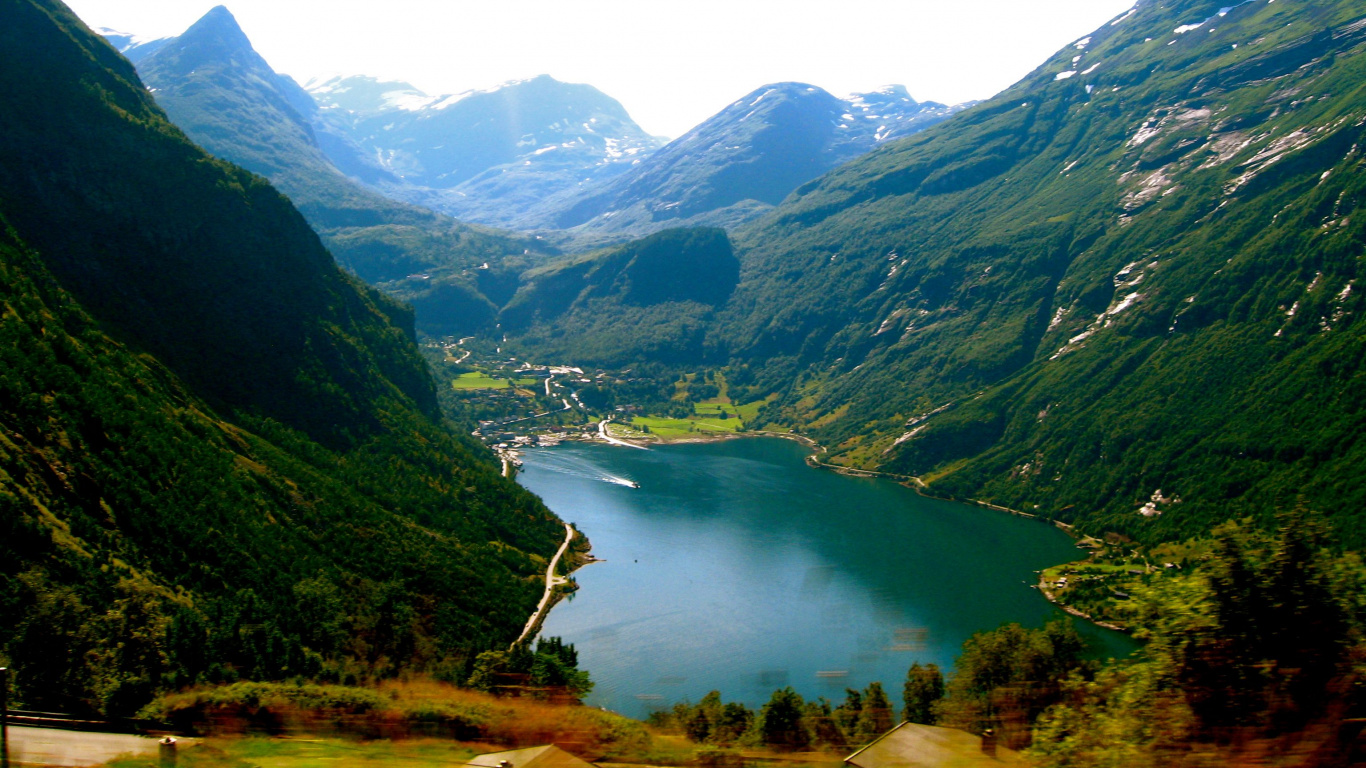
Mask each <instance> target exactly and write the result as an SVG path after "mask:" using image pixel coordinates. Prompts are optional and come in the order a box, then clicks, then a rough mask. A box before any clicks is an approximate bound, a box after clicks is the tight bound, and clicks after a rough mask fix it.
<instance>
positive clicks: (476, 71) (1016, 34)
mask: <svg viewBox="0 0 1366 768" xmlns="http://www.w3.org/2000/svg"><path fill="white" fill-rule="evenodd" d="M67 2H68V4H69V5H70V6H71V7H72V8H73V9H74V10H75V11H76V12H77V13H78V14H80V16H81V18H82V19H83V20H84V21H85V22H86V23H87V24H89V25H90V26H92V27H111V28H114V29H117V30H120V31H122V32H128V33H133V34H137V35H141V36H143V37H148V38H152V37H165V36H168V35H176V34H179V33H180V32H182V31H184V29H185V28H186V27H188V26H189V25H190V24H193V23H194V21H195V20H196V19H198V18H199V17H200V16H202V15H203V14H204V13H205V12H207V11H208V10H209V9H210V8H211V7H213V6H214V5H218V4H220V3H222V2H223V0H67ZM226 5H227V6H228V9H229V10H231V11H232V12H233V15H235V16H236V17H237V20H238V22H239V23H240V24H241V25H242V28H243V30H245V31H246V33H247V36H248V37H250V38H251V40H252V43H253V45H255V47H256V50H257V51H259V52H260V53H261V55H262V56H264V57H265V58H266V60H267V61H269V62H270V64H271V66H273V67H274V68H275V69H276V70H277V71H279V72H284V73H286V74H289V75H292V76H293V77H294V78H295V79H296V80H298V81H299V82H301V83H303V82H306V81H307V80H308V79H309V78H310V77H314V76H317V75H327V74H338V73H341V74H369V75H376V76H380V77H385V78H393V79H401V80H406V81H408V82H410V83H412V84H414V85H416V86H417V87H418V88H421V89H422V90H424V91H427V92H428V93H430V94H442V93H458V92H460V91H464V90H468V89H471V88H488V87H490V86H493V85H496V84H498V83H501V82H504V81H507V80H514V79H522V78H527V77H533V76H535V75H539V74H550V75H551V76H553V77H555V78H557V79H559V80H564V81H569V82H578V83H590V84H592V85H594V86H597V87H598V88H599V89H601V90H602V91H604V92H606V93H607V94H608V95H610V96H613V97H615V98H616V99H617V100H618V101H620V102H621V103H622V104H623V105H624V106H625V107H626V109H627V111H629V112H630V113H631V116H632V117H634V118H635V119H636V121H637V122H638V123H640V124H641V126H642V127H644V128H645V129H646V130H647V131H650V132H651V133H657V134H661V135H665V136H670V137H676V136H678V135H680V134H682V133H683V132H685V131H687V130H688V129H689V128H691V127H692V126H694V125H696V124H697V123H699V122H701V121H702V120H704V119H706V118H707V117H709V116H711V115H712V114H713V113H715V112H717V111H719V110H720V109H721V108H722V107H724V106H726V105H727V104H729V103H730V102H732V101H735V100H736V99H738V98H740V97H741V96H743V95H744V94H746V93H748V92H749V91H751V90H753V89H755V88H758V87H759V86H761V85H765V84H767V83H772V82H778V81H783V80H798V81H802V82H807V83H811V84H814V85H818V86H821V87H822V88H825V89H826V90H828V91H831V92H832V93H835V94H836V95H841V96H842V95H845V94H848V93H852V92H855V91H868V90H872V89H873V88H876V87H877V86H880V85H885V84H889V83H903V84H905V85H906V86H907V88H909V89H910V92H911V95H912V96H914V97H915V98H917V99H919V100H922V101H925V100H932V101H942V102H947V103H957V102H961V101H967V100H970V99H984V98H987V97H989V96H991V95H993V94H994V93H996V92H998V91H1000V90H1001V89H1003V88H1005V87H1007V86H1009V85H1010V84H1011V83H1013V82H1015V81H1016V80H1018V79H1019V78H1021V77H1022V76H1024V75H1025V74H1027V73H1028V72H1029V71H1030V70H1032V69H1034V67H1036V66H1038V65H1039V64H1040V63H1042V62H1043V61H1044V59H1046V58H1047V57H1048V56H1050V55H1052V54H1053V53H1054V52H1056V51H1057V50H1058V49H1060V48H1062V47H1063V46H1064V45H1066V44H1068V43H1070V42H1072V41H1074V40H1076V39H1078V38H1081V37H1083V36H1085V35H1086V34H1087V33H1088V32H1090V31H1092V30H1094V29H1096V28H1098V27H1099V26H1101V25H1102V24H1103V23H1105V22H1106V21H1109V20H1110V19H1112V18H1114V17H1116V16H1119V15H1120V14H1122V13H1124V12H1125V11H1126V10H1128V9H1129V8H1130V7H1131V6H1132V5H1133V0H823V1H822V2H810V1H808V0H786V1H780V0H572V1H566V0H558V1H557V2H550V0H517V1H515V2H514V1H513V0H479V1H478V2H473V1H471V0H384V1H383V2H380V1H379V0H227V2H226Z"/></svg>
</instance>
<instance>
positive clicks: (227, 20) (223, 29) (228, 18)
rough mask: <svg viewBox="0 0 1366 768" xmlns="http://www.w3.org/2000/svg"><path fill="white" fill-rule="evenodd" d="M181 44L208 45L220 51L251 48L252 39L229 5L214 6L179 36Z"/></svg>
mask: <svg viewBox="0 0 1366 768" xmlns="http://www.w3.org/2000/svg"><path fill="white" fill-rule="evenodd" d="M178 42H179V43H180V45H181V46H191V45H193V46H196V47H199V46H208V47H211V48H214V49H217V50H218V51H219V52H224V53H226V52H231V51H233V50H240V49H247V50H251V49H252V48H251V41H250V40H248V39H247V35H246V33H245V32H243V31H242V27H241V26H240V25H238V23H237V18H236V17H234V16H233V15H232V11H229V10H228V8H227V6H224V5H218V6H214V7H213V8H212V9H211V10H210V11H209V12H208V13H206V14H204V15H203V16H202V17H200V19H199V21H196V22H195V23H194V24H193V25H191V27H190V28H189V29H187V30H185V33H184V34H183V35H181V36H180V37H179V38H178Z"/></svg>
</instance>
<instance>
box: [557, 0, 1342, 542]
mask: <svg viewBox="0 0 1366 768" xmlns="http://www.w3.org/2000/svg"><path fill="white" fill-rule="evenodd" d="M1364 13H1366V11H1364V10H1363V8H1362V7H1361V5H1360V3H1357V2H1351V1H1349V0H1333V1H1330V2H1317V3H1301V2H1267V1H1266V0H1249V1H1248V2H1243V3H1238V4H1234V5H1233V6H1232V7H1225V6H1223V5H1221V4H1220V3H1218V2H1211V1H1207V0H1178V1H1177V2H1165V3H1157V2H1151V1H1149V0H1144V1H1142V2H1139V3H1138V4H1137V5H1136V7H1135V8H1134V9H1133V12H1132V13H1128V14H1125V15H1124V16H1123V17H1121V18H1117V19H1115V20H1114V21H1113V22H1111V23H1108V24H1106V25H1105V26H1103V27H1102V28H1101V29H1099V30H1097V31H1096V32H1095V33H1093V34H1092V35H1089V36H1087V37H1086V38H1084V39H1081V40H1078V41H1076V42H1075V43H1074V44H1072V45H1069V46H1068V47H1066V48H1065V49H1064V50H1063V51H1060V52H1059V53H1058V54H1056V55H1055V56H1054V57H1052V58H1051V59H1050V60H1049V61H1048V62H1047V63H1045V64H1044V65H1043V66H1041V67H1040V68H1039V69H1038V70H1036V71H1035V72H1033V73H1031V74H1030V75H1029V76H1028V77H1026V78H1025V79H1024V80H1022V81H1021V82H1020V83H1018V84H1016V85H1015V86H1013V87H1012V88H1010V89H1008V90H1006V91H1005V92H1003V93H1002V94H1000V95H999V96H997V97H996V98H994V99H992V100H990V101H988V102H985V103H983V104H980V105H978V106H975V107H973V108H971V109H968V110H966V111H964V112H962V113H960V114H958V115H955V116H954V117H953V118H951V119H949V120H947V121H945V122H943V123H941V124H939V125H935V126H933V127H931V128H929V129H928V130H926V131H924V132H922V133H919V134H916V135H914V136H911V137H908V138H905V139H902V140H900V141H897V142H892V143H889V144H887V145H885V146H884V147H882V148H880V149H877V150H875V151H873V152H871V153H869V154H867V155H864V156H862V157H859V158H857V159H855V160H852V161H851V162H849V163H847V164H846V165H843V166H841V167H840V168H838V169H836V170H834V171H832V172H831V173H829V174H827V175H825V176H823V177H821V178H819V179H817V180H814V181H812V182H809V183H807V184H804V185H803V186H801V187H800V188H799V189H797V191H796V192H795V193H794V194H793V195H792V196H791V197H789V198H788V199H787V200H786V201H784V202H783V203H782V204H781V205H780V206H778V208H776V209H775V210H774V211H773V212H771V213H770V214H768V215H767V216H765V217H764V218H763V219H761V220H759V221H758V222H756V223H754V224H753V225H750V226H748V227H745V228H743V229H740V230H738V231H736V232H733V233H732V239H733V241H734V243H735V251H736V253H737V255H738V257H739V259H740V264H741V270H740V280H739V283H738V285H737V286H736V288H735V290H734V292H733V294H731V295H730V297H729V298H728V299H727V300H726V302H725V303H724V304H723V305H720V306H719V307H717V308H716V309H715V311H714V312H713V313H711V314H709V315H707V316H706V318H699V320H698V326H697V327H696V328H695V329H694V330H692V331H691V332H690V333H691V336H690V338H691V339H692V341H691V342H690V344H689V345H688V346H686V347H684V349H686V350H688V355H687V356H676V357H675V358H674V359H673V360H672V362H673V363H674V364H676V365H677V366H679V367H682V368H684V369H688V370H694V371H695V370H698V369H699V368H703V367H722V366H726V369H727V373H726V375H727V379H728V380H729V381H730V382H731V384H732V388H733V391H732V397H733V398H735V399H736V401H737V402H749V401H754V400H759V399H763V398H765V397H768V396H772V395H777V399H776V402H773V403H772V404H770V405H769V406H768V407H767V408H766V409H765V410H764V411H763V412H762V413H761V418H760V422H762V423H767V424H769V425H775V426H785V427H790V428H794V429H797V430H800V431H803V432H805V433H808V434H810V435H811V436H813V437H814V438H816V439H817V440H819V441H820V442H821V443H822V444H823V445H825V446H827V447H828V449H829V451H830V461H832V462H833V463H836V464H845V465H852V466H858V467H862V468H868V469H881V470H884V471H889V472H893V473H897V474H909V475H916V476H918V477H920V478H921V479H922V480H923V481H925V482H926V483H927V485H928V487H929V490H930V492H931V493H937V494H941V495H951V496H955V497H972V498H978V499H983V500H988V501H991V502H994V503H997V504H1001V505H1005V506H1009V507H1013V508H1017V509H1022V510H1025V511H1028V512H1032V513H1037V514H1040V515H1043V516H1045V517H1049V518H1054V519H1057V520H1060V521H1064V522H1068V523H1079V524H1082V525H1083V527H1084V528H1085V529H1086V530H1090V531H1095V532H1100V531H1112V532H1116V533H1119V534H1123V535H1128V536H1130V537H1133V538H1136V539H1139V540H1143V541H1149V542H1152V541H1159V540H1169V539H1181V538H1185V537H1189V536H1192V535H1196V534H1198V533H1201V532H1205V531H1208V530H1210V528H1211V527H1212V526H1213V525H1215V524H1217V523H1218V522H1220V521H1222V520H1224V519H1227V518H1229V517H1231V516H1241V515H1244V514H1250V515H1253V516H1255V517H1257V518H1258V519H1260V520H1262V521H1263V522H1266V521H1269V520H1270V516H1271V514H1272V513H1273V512H1274V511H1275V510H1277V509H1288V508H1293V507H1295V506H1297V505H1306V506H1309V507H1314V508H1318V509H1322V510H1324V511H1325V512H1328V513H1330V514H1338V513H1340V518H1339V520H1338V522H1339V523H1340V524H1341V525H1342V528H1343V531H1344V537H1345V539H1344V545H1346V546H1353V547H1355V546H1360V545H1361V544H1362V543H1363V541H1366V538H1363V537H1366V525H1362V524H1361V521H1360V516H1359V515H1357V514H1356V513H1355V509H1356V507H1357V506H1359V504H1358V502H1360V501H1361V500H1362V497H1363V492H1364V491H1366V487H1364V486H1363V485H1362V483H1361V482H1360V478H1361V477H1363V476H1366V472H1363V464H1362V461H1363V459H1364V458H1366V454H1364V453H1363V447H1362V446H1361V445H1360V444H1359V443H1358V435H1359V434H1361V426H1362V417H1363V413H1362V397H1361V393H1362V391H1363V388H1362V376H1363V370H1364V369H1363V364H1364V363H1366V360H1364V359H1363V356H1362V349H1363V344H1362V341H1363V340H1362V338H1361V334H1362V332H1363V330H1362V326H1361V325H1360V323H1359V322H1358V315H1359V314H1360V313H1361V305H1360V302H1361V287H1360V286H1359V285H1358V283H1359V281H1360V274H1359V271H1360V270H1361V268H1362V266H1361V258H1362V256H1363V253H1364V252H1366V220H1363V217H1361V216H1360V215H1359V213H1358V209H1359V205H1360V202H1361V199H1362V192H1363V184H1366V174H1364V173H1363V167H1362V160H1363V157H1364V156H1363V151H1364V150H1363V139H1364V138H1366V136H1363V132H1364V131H1366V127H1364V126H1366V91H1363V85H1362V84H1363V83H1366V57H1363V55H1362V54H1363V51H1366V47H1364V46H1366V15H1363V14H1364ZM531 282H532V283H533V284H534V280H533V281H531ZM602 322H604V323H606V322H607V321H602ZM643 328H646V329H648V327H643ZM604 337H605V335H604ZM542 338H544V335H543V334H541V335H537V336H536V337H535V338H534V339H532V340H533V341H534V342H536V343H541V339H542ZM660 346H661V345H659V344H657V340H656V339H655V338H653V337H652V336H651V335H650V334H649V333H642V334H641V335H640V336H639V338H638V340H637V342H636V344H635V345H634V347H633V348H631V349H623V350H621V352H620V353H619V355H618V356H617V359H616V360H615V361H604V363H608V362H615V363H616V364H617V365H621V366H624V365H625V364H626V363H627V362H628V361H632V360H635V359H640V358H649V357H651V356H654V351H653V350H657V349H659V348H660ZM584 347H585V348H586V349H588V350H593V351H592V352H586V353H585V357H591V356H593V355H596V354H598V353H597V351H596V350H597V349H598V347H595V346H594V343H593V341H592V340H591V339H589V340H587V341H585V343H584ZM668 348H670V349H675V348H677V347H676V345H671V346H669V347H668Z"/></svg>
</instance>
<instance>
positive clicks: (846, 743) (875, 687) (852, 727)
mask: <svg viewBox="0 0 1366 768" xmlns="http://www.w3.org/2000/svg"><path fill="white" fill-rule="evenodd" d="M650 720H651V722H653V723H654V724H655V725H656V726H659V727H662V728H667V729H672V730H677V731H680V732H682V733H684V734H685V735H686V736H687V737H688V738H689V739H691V740H692V741H694V742H697V743H705V744H712V745H715V746H718V747H736V746H757V745H763V746H768V747H774V748H777V749H782V750H804V749H834V750H847V749H853V748H856V747H859V746H862V745H864V744H867V743H869V742H871V741H872V740H873V739H876V738H877V737H878V736H881V735H882V734H883V733H886V732H887V731H888V730H890V729H891V728H892V726H893V725H895V724H896V710H894V709H893V708H892V705H891V702H890V701H888V699H887V693H886V691H884V690H883V688H882V684H881V683H878V682H873V683H870V684H869V685H868V687H867V688H865V689H863V690H861V691H860V690H855V689H852V688H851V689H848V690H846V691H845V700H844V701H843V702H841V703H840V704H839V705H837V706H834V707H832V706H831V704H830V702H829V701H827V700H826V699H825V698H824V697H822V698H819V699H817V700H815V701H807V700H805V699H804V698H802V696H801V694H799V693H797V692H796V691H794V690H792V688H791V687H787V688H783V689H780V690H777V691H774V692H773V695H772V696H771V697H770V698H769V700H768V701H767V702H766V703H765V704H764V705H763V706H762V707H760V709H759V711H758V712H755V711H753V710H751V709H749V708H748V707H746V706H745V705H744V704H741V703H740V702H735V701H732V702H722V701H721V694H720V692H718V691H712V692H711V693H708V694H707V695H706V696H704V697H702V700H701V701H699V702H698V703H697V704H692V703H689V702H687V701H683V702H679V703H677V704H675V705H674V706H673V707H672V708H670V709H668V710H664V711H660V712H656V713H653V714H652V715H651V716H650Z"/></svg>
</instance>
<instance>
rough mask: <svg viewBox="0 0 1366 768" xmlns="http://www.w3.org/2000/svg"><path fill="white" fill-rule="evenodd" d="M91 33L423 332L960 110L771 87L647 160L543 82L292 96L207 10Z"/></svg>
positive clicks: (484, 312)
mask: <svg viewBox="0 0 1366 768" xmlns="http://www.w3.org/2000/svg"><path fill="white" fill-rule="evenodd" d="M102 34H103V35H104V36H105V37H106V39H107V40H109V41H110V42H111V44H113V45H115V47H116V48H118V49H119V50H120V51H121V52H123V53H124V54H125V55H126V56H128V57H130V59H131V60H133V61H134V62H135V63H136V65H137V67H138V71H139V73H140V75H141V77H142V78H143V80H144V81H145V82H146V83H147V84H148V86H149V87H150V88H151V90H152V93H153V95H154V96H155V98H156V99H157V102H158V104H160V105H161V106H162V108H163V109H165V110H166V112H167V114H168V115H169V116H170V117H171V119H172V120H173V121H174V122H175V123H176V124H177V125H179V126H180V127H181V128H182V129H183V130H185V131H186V133H188V134H189V135H190V136H191V138H193V139H194V140H195V141H197V142H199V143H200V144H201V145H202V146H204V147H205V148H206V149H208V150H209V151H210V152H212V153H214V154H215V155H217V156H218V157H222V158H224V159H227V160H231V161H232V162H235V163H239V164H241V165H242V166H243V167H246V168H248V169H250V170H252V171H255V172H257V173H260V174H262V175H263V176H266V177H267V178H269V179H271V181H272V182H273V183H275V184H276V185H278V186H279V188H280V189H281V190H282V191H284V192H285V193H286V194H287V195H289V197H290V199H291V200H293V201H294V202H295V204H296V205H297V206H298V207H299V209H300V210H301V211H302V212H303V213H304V215H305V216H306V217H307V218H308V220H309V222H310V223H311V224H312V225H313V227H314V228H315V229H316V230H317V231H318V233H319V234H320V235H321V236H322V237H323V239H324V241H325V242H326V244H327V246H328V248H329V249H330V250H331V251H332V252H333V253H334V254H335V255H336V257H337V258H338V260H339V261H340V262H341V263H342V264H343V265H344V266H346V267H347V268H348V269H351V270H353V271H354V272H355V273H356V274H357V275H359V276H360V277H361V278H363V279H365V280H366V281H368V282H370V283H372V284H375V285H378V286H380V287H382V288H383V289H384V290H386V291H387V292H389V293H390V294H392V295H394V296H397V297H400V298H402V299H404V300H406V301H409V302H411V303H412V304H413V305H414V307H415V308H416V310H417V316H418V324H419V326H420V327H421V328H423V329H424V330H426V331H428V332H431V333H438V334H441V333H457V334H461V333H468V332H472V331H475V330H478V329H480V328H484V327H488V326H490V325H491V324H492V323H494V322H495V321H496V317H497V313H498V311H499V309H500V308H501V307H502V306H503V304H505V303H506V302H507V301H508V300H509V299H510V298H511V297H512V295H513V293H514V292H515V291H516V288H517V283H518V277H517V276H518V274H520V272H522V271H523V270H525V269H528V268H530V267H533V266H535V265H536V264H537V263H540V262H543V261H544V260H545V259H546V258H547V257H550V256H553V255H554V254H555V253H556V252H557V247H564V248H568V249H578V250H582V249H583V248H585V247H587V246H588V245H593V244H610V243H613V242H619V241H622V240H625V239H628V238H629V237H631V236H635V235H641V234H646V233H649V232H653V231H657V230H660V229H664V228H667V227H673V226H679V225H680V224H704V223H711V224H716V225H720V226H736V225H738V224H740V223H743V222H745V221H748V220H750V219H753V218H754V217H756V216H758V215H760V214H762V213H763V212H764V211H766V210H768V209H769V208H771V207H772V206H773V205H775V204H776V203H778V202H781V200H782V199H783V198H784V197H786V196H787V195H788V194H789V193H790V192H792V191H793V190H794V189H796V188H797V186H799V185H800V184H802V183H804V182H806V181H808V180H810V179H812V178H814V177H816V176H818V175H819V174H820V173H822V172H824V171H826V170H828V169H830V168H832V167H835V166H836V165H838V164H840V163H842V162H845V161H847V160H849V159H851V158H853V157H857V156H858V155H860V154H862V153H864V152H867V151H869V150H870V149H872V148H873V147H874V146H876V145H877V144H879V143H881V142H886V141H890V140H893V139H895V138H896V137H898V136H903V135H907V134H910V133H913V132H915V131H918V130H920V129H923V128H924V127H926V126H928V125H931V124H933V123H936V122H938V121H940V120H943V119H945V118H946V117H948V116H949V115H951V114H953V113H955V112H957V111H958V110H959V109H961V107H946V106H944V105H940V104H934V103H923V104H922V103H918V102H916V101H915V100H914V99H912V98H910V96H909V95H908V94H907V93H906V91H905V89H904V88H901V87H900V86H891V87H888V88H885V89H882V90H880V91H877V92H874V93H868V94H859V95H856V96H853V97H850V98H849V99H837V98H835V97H833V96H831V95H830V94H828V93H826V92H825V91H823V90H821V89H819V88H816V87H814V86H809V85H800V84H791V83H784V84H778V85H774V86H769V87H765V88H762V89H760V90H758V91H756V92H755V93H753V94H750V95H749V96H747V97H746V98H745V99H742V100H741V101H739V102H736V104H734V105H732V106H731V107H729V108H727V109H726V110H723V111H722V112H721V113H720V114H718V115H717V116H715V117H713V118H711V119H710V120H708V121H707V122H705V123H704V124H703V125H701V126H699V127H698V128H696V129H694V130H693V131H691V132H689V134H687V135H686V136H684V137H683V138H681V139H679V140H677V141H674V142H671V143H669V144H668V145H667V146H663V144H664V142H663V140H661V139H659V138H658V137H653V136H649V135H648V134H646V133H645V132H644V131H643V130H641V129H640V127H639V126H638V125H636V124H635V122H634V121H632V120H631V118H630V116H629V115H628V114H627V113H626V111H625V110H624V109H623V108H622V106H621V105H620V104H619V103H618V102H616V101H615V100H613V99H611V98H610V97H608V96H606V95H604V94H603V93H601V92H600V91H598V90H597V89H595V88H593V87H591V86H587V85H576V84H569V83H561V82H559V81H556V80H554V79H553V78H550V77H547V76H542V77H537V78H533V79H531V80H526V81H520V82H513V83H507V84H504V85H502V86H499V87H497V88H494V89H490V90H487V91H476V92H469V93H465V94H459V95H455V96H430V95H427V94H425V93H423V92H421V91H420V90H418V89H417V88H415V87H413V86H412V85H410V84H407V83H402V82H395V81H382V80H378V79H375V78H370V77H363V76H351V77H333V78H327V79H323V80H318V81H313V82H310V83H309V84H308V86H307V88H303V87H300V86H299V85H298V84H297V83H296V82H295V81H294V80H293V79H291V78H289V77H288V76H286V75H281V74H279V73H277V72H275V71H274V69H272V68H271V67H270V65H269V64H268V63H267V62H266V61H265V60H264V59H263V58H262V57H261V56H260V55H259V54H258V53H257V52H256V51H255V50H254V49H253V48H252V45H251V42H250V40H248V39H247V37H246V35H245V34H244V33H243V32H242V30H241V28H240V27H239V26H238V24H237V22H236V20H235V19H234V18H233V16H232V14H231V13H230V12H229V11H228V9H227V8H225V7H223V6H219V7H217V8H214V9H213V10H211V11H210V12H209V13H208V14H206V15H205V16H204V17H203V18H202V19H200V20H199V21H198V22H197V23H195V24H194V25H193V26H192V27H191V28H190V29H188V30H186V31H185V32H184V33H183V34H181V35H179V36H177V37H172V38H162V39H158V40H152V41H142V40H139V39H137V38H135V37H134V36H131V35H128V34H124V33H120V32H115V31H113V30H102ZM432 210H438V211H444V212H446V213H448V214H453V215H456V216H459V217H461V218H463V219H465V220H468V221H478V222H483V223H488V224H495V225H501V226H510V227H516V228H520V229H527V230H535V231H539V232H541V233H542V236H541V237H528V236H519V235H513V234H510V233H505V232H496V231H493V230H487V229H482V228H480V227H477V226H469V225H464V224H461V223H459V221H456V220H454V219H450V218H447V217H446V216H444V215H441V214H437V213H433V212H432ZM566 229H567V230H569V231H568V232H560V231H558V230H566Z"/></svg>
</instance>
